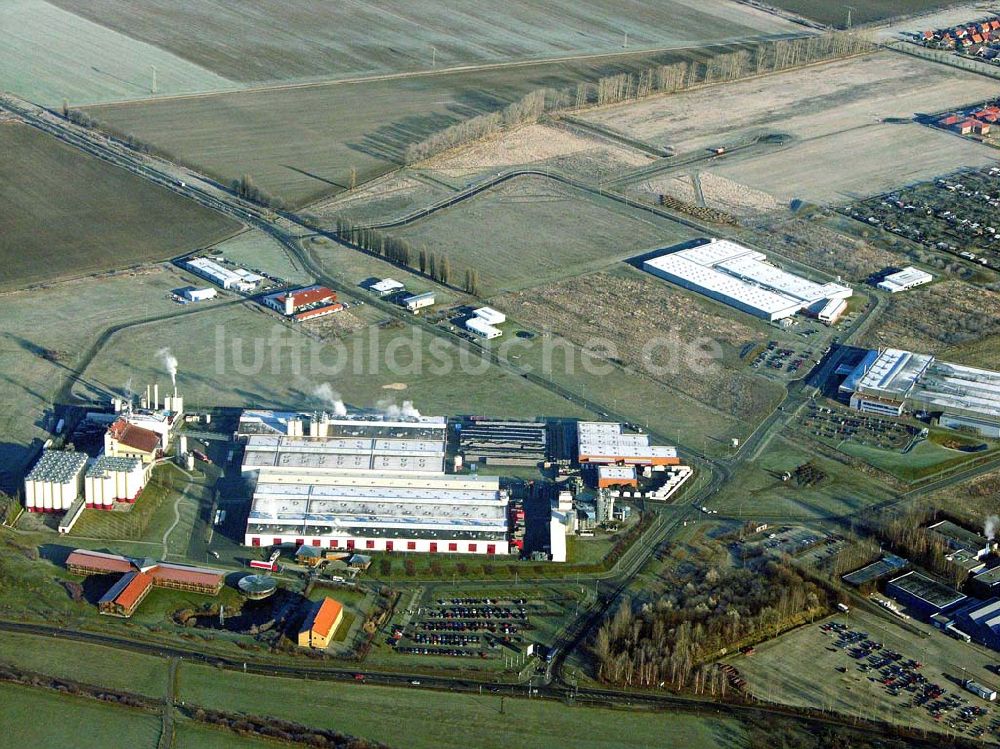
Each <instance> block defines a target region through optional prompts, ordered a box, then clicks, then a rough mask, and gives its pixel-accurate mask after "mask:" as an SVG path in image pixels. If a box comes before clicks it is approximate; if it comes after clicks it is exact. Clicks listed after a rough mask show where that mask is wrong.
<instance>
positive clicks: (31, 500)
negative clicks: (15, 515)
mask: <svg viewBox="0 0 1000 749" xmlns="http://www.w3.org/2000/svg"><path fill="white" fill-rule="evenodd" d="M37 483H38V482H36V481H34V480H32V479H28V480H27V481H25V482H24V505H25V507H27V508H28V512H35V492H36V490H37Z"/></svg>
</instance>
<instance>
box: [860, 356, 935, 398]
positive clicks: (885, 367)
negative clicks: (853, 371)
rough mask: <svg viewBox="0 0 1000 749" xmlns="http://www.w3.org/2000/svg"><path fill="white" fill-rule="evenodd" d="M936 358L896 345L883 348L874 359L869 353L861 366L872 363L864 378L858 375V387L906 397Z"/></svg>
mask: <svg viewBox="0 0 1000 749" xmlns="http://www.w3.org/2000/svg"><path fill="white" fill-rule="evenodd" d="M869 361H870V364H868V362H869ZM932 361H934V357H932V356H927V355H926V354H913V353H911V352H909V351H901V350H900V349H893V348H887V349H883V350H882V351H880V352H879V353H878V355H877V356H875V357H874V359H873V360H870V358H869V357H868V356H866V357H865V360H864V361H863V362H862V364H861V365H859V366H864V365H866V364H868V366H867V368H866V369H865V370H864V372H863V373H862V374H861V375H860V377H858V378H856V385H855V387H854V389H855V390H858V391H859V392H863V393H865V392H867V393H871V394H875V395H882V396H885V397H891V398H897V399H900V398H904V397H905V396H906V395H907V394H908V393H909V392H910V391H911V390H912V389H913V386H914V385H915V384H916V382H917V379H918V378H919V377H920V376H921V375H922V374H923V373H924V371H925V370H926V369H927V367H928V366H929V365H930V363H931V362H932ZM848 379H851V378H848ZM853 381H854V380H852V382H853Z"/></svg>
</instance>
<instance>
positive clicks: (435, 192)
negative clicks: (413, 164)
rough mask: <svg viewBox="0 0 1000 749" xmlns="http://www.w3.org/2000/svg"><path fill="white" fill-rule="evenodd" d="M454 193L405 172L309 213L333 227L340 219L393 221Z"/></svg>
mask: <svg viewBox="0 0 1000 749" xmlns="http://www.w3.org/2000/svg"><path fill="white" fill-rule="evenodd" d="M451 192H452V191H451V190H449V189H448V188H447V187H446V186H445V185H443V184H439V183H437V182H435V181H431V180H423V179H420V178H419V177H418V176H417V175H415V174H413V173H411V172H410V170H407V169H404V170H400V171H398V172H392V173H390V174H386V175H385V176H382V177H378V178H376V179H373V180H371V181H370V182H368V183H366V184H364V185H362V186H361V187H359V188H357V189H356V190H351V191H349V192H343V193H341V194H340V195H337V196H336V197H334V198H331V199H329V200H324V201H321V202H319V203H314V204H313V205H311V206H309V212H311V213H313V214H315V215H317V216H319V217H320V218H322V219H324V220H326V221H329V223H330V224H331V225H333V223H334V219H335V218H336V217H340V218H346V219H348V220H350V221H354V222H356V223H363V224H367V223H377V222H382V221H392V220H394V219H399V218H403V217H404V216H406V215H407V214H410V213H412V212H414V211H416V210H419V209H420V208H423V207H425V206H428V205H430V204H432V203H436V202H437V201H439V200H441V199H442V198H444V197H446V196H447V195H449V194H450V193H451Z"/></svg>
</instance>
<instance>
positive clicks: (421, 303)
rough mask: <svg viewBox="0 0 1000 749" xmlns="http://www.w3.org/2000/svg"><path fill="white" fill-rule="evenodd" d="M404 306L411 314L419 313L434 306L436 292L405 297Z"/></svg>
mask: <svg viewBox="0 0 1000 749" xmlns="http://www.w3.org/2000/svg"><path fill="white" fill-rule="evenodd" d="M403 306H404V307H406V309H408V310H409V311H410V312H414V313H416V312H419V311H420V310H422V309H424V308H425V307H433V306H434V292H433V291H425V292H424V293H423V294H411V295H410V296H406V297H403Z"/></svg>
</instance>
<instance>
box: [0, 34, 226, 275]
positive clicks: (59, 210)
mask: <svg viewBox="0 0 1000 749" xmlns="http://www.w3.org/2000/svg"><path fill="white" fill-rule="evenodd" d="M0 46H2V45H0ZM0 67H2V65H0ZM0 150H2V151H3V152H4V153H5V154H7V156H6V158H4V159H3V160H2V163H0V202H2V203H3V204H4V205H5V210H4V213H3V224H2V227H3V229H2V230H3V235H4V242H3V253H2V259H3V265H4V277H3V280H2V281H0V290H6V289H11V288H16V287H23V286H27V285H29V284H37V283H40V282H42V281H46V282H51V281H54V280H58V279H59V278H61V277H67V276H68V277H76V276H84V275H87V274H90V273H94V272H96V271H108V270H113V269H116V268H126V267H130V266H134V265H138V264H140V263H144V262H149V261H153V260H165V259H167V258H169V257H171V256H172V255H174V254H176V253H178V252H181V251H184V250H187V249H190V247H191V246H192V245H196V244H199V243H210V242H214V241H217V240H219V239H222V238H223V237H224V236H227V235H228V234H231V233H233V232H234V231H235V230H236V229H237V228H238V226H239V225H238V224H237V223H236V222H235V221H230V220H229V219H227V218H224V217H222V216H220V215H219V214H217V213H214V212H211V211H208V210H206V209H204V208H202V207H200V206H198V205H196V204H194V203H192V202H191V201H189V200H187V199H185V198H182V197H181V196H179V195H175V194H174V193H172V192H169V191H168V190H164V189H162V188H160V187H157V186H155V185H151V184H150V183H148V182H146V181H145V180H142V179H140V178H138V177H136V176H134V175H132V174H129V173H127V172H125V171H123V170H121V169H117V168H115V167H114V166H111V165H110V164H107V163H105V162H103V161H101V160H99V159H96V158H93V157H91V156H87V155H84V154H82V153H80V152H78V151H76V150H75V149H72V148H69V147H68V146H65V145H63V144H61V143H59V142H57V141H56V140H54V139H53V138H50V137H49V136H47V135H43V134H42V133H39V132H37V131H36V130H34V129H31V128H28V127H26V126H23V125H11V124H6V125H2V126H0ZM137 234H139V235H140V238H138V239H137V237H136V235H137Z"/></svg>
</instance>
